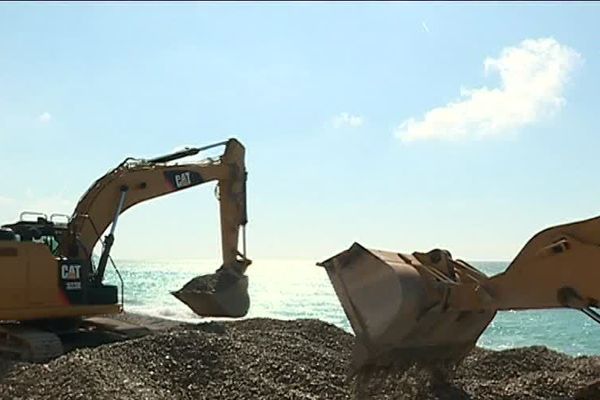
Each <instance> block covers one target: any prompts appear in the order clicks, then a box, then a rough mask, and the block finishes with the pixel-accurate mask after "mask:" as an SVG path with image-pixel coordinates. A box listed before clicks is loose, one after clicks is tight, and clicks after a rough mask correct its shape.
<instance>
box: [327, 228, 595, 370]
mask: <svg viewBox="0 0 600 400" xmlns="http://www.w3.org/2000/svg"><path fill="white" fill-rule="evenodd" d="M319 265H320V266H323V267H325V269H326V270H327V274H328V275H329V279H330V280H331V283H332V284H333V287H334V290H335V293H336V294H337V296H338V298H339V300H340V302H341V304H342V307H343V308H344V311H345V313H346V316H347V317H348V320H349V321H350V324H351V325H352V329H353V330H354V333H355V334H356V339H357V340H356V343H357V344H356V346H355V349H354V360H353V364H354V368H355V369H358V368H360V367H361V366H365V365H382V364H390V363H392V362H397V361H401V362H403V361H420V362H423V361H428V360H429V361H434V362H435V363H437V364H439V363H440V362H444V361H447V362H450V363H452V362H456V361H458V360H460V359H461V358H462V357H463V356H464V355H466V353H467V352H468V351H469V350H470V349H471V348H472V347H473V346H474V345H475V343H476V341H477V339H478V338H479V336H480V335H481V333H482V332H483V331H484V330H485V328H486V326H487V325H488V324H489V323H490V321H491V320H492V319H493V318H494V314H495V313H496V311H499V310H520V309H544V308H559V307H566V308H571V309H574V310H579V311H581V312H583V313H584V314H585V315H587V316H588V317H590V318H592V319H593V320H594V321H596V322H599V323H600V313H599V312H598V311H597V309H598V307H600V285H599V284H598V282H599V281H600V267H599V265H600V217H596V218H592V219H588V220H584V221H579V222H574V223H569V224H564V225H558V226H554V227H551V228H548V229H545V230H543V231H541V232H539V233H538V234H536V235H534V236H533V237H532V238H531V239H530V240H529V242H527V244H526V245H525V247H523V249H522V250H521V252H520V253H519V254H518V255H517V257H515V259H514V260H513V261H512V262H511V263H510V265H509V266H508V268H507V269H506V271H504V272H502V273H500V274H498V275H495V276H492V277H488V276H486V275H485V274H483V273H482V272H481V271H479V270H477V269H476V268H475V267H473V266H471V265H469V264H467V263H466V262H464V261H461V260H454V259H452V256H451V255H450V253H449V252H447V251H445V250H439V249H435V250H432V251H430V252H428V253H419V252H414V253H412V254H401V253H393V252H387V251H379V250H371V249H367V248H364V247H363V246H361V245H359V244H357V243H355V244H353V245H352V246H351V247H350V248H349V249H348V250H346V251H344V252H342V253H340V254H338V255H336V256H334V257H332V258H330V259H328V260H326V261H323V262H322V263H320V264H319Z"/></svg>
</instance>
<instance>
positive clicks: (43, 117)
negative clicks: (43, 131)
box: [38, 111, 52, 124]
mask: <svg viewBox="0 0 600 400" xmlns="http://www.w3.org/2000/svg"><path fill="white" fill-rule="evenodd" d="M38 119H39V120H40V122H41V123H43V124H47V123H48V122H50V120H51V119H52V114H50V113H49V112H48V111H46V112H44V113H42V114H41V115H40V116H39V117H38Z"/></svg>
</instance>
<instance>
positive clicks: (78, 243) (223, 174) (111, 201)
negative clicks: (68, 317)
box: [60, 139, 251, 317]
mask: <svg viewBox="0 0 600 400" xmlns="http://www.w3.org/2000/svg"><path fill="white" fill-rule="evenodd" d="M217 146H225V151H224V152H223V154H222V155H221V156H220V157H218V158H207V159H204V160H202V161H197V162H187V163H185V162H184V163H182V162H178V163H174V162H175V161H178V160H180V159H182V158H184V157H188V156H191V155H196V154H198V153H199V152H201V151H204V150H207V149H210V148H213V147H217ZM244 158H245V149H244V147H243V146H242V144H241V143H240V142H238V141H237V140H235V139H230V140H228V141H226V142H221V143H216V144H214V145H210V146H205V147H200V148H187V149H185V150H182V151H178V152H175V153H172V154H167V155H165V156H160V157H156V158H153V159H150V160H144V159H132V158H128V159H126V160H125V161H123V162H122V163H121V164H119V165H118V166H117V167H116V168H114V169H113V170H111V171H109V172H108V173H107V174H105V175H104V176H102V177H101V178H100V179H98V180H97V181H96V182H94V183H93V184H92V185H91V186H90V188H89V189H88V191H87V192H86V193H85V194H84V195H83V196H82V197H81V199H80V200H79V202H78V203H77V206H76V207H75V211H74V213H73V215H72V216H71V218H70V221H69V223H68V226H67V232H66V234H65V237H64V240H62V241H61V244H60V246H61V248H60V252H61V254H65V255H67V257H71V258H82V257H84V258H86V259H88V260H91V256H92V251H93V249H94V247H95V246H96V244H97V243H98V242H99V241H101V242H102V254H101V256H100V260H99V262H98V266H97V268H96V269H95V270H92V269H91V268H90V271H89V273H90V275H91V278H90V279H91V280H92V281H93V282H95V284H98V285H99V284H101V283H102V280H103V279H104V272H105V268H106V265H107V263H108V261H109V258H110V249H111V246H112V244H113V242H114V233H115V228H116V226H117V222H118V219H119V216H120V215H121V214H122V213H124V212H125V211H126V210H128V209H129V208H131V207H133V206H135V205H137V204H140V203H142V202H144V201H147V200H150V199H154V198H157V197H160V196H164V195H167V194H170V193H174V192H178V191H180V190H185V189H188V188H191V187H194V186H197V185H201V184H203V183H208V182H212V181H216V182H217V185H218V198H219V208H220V222H221V246H222V256H223V264H222V266H221V268H220V269H219V270H218V272H217V273H216V274H210V275H207V276H203V277H198V278H196V280H195V281H194V282H198V281H204V282H213V281H214V282H219V285H216V284H215V285H207V284H204V285H198V284H196V285H186V286H185V287H184V288H182V289H181V290H179V291H177V292H174V293H173V294H174V295H175V297H177V298H178V299H179V300H181V301H183V302H184V303H185V304H187V305H188V306H189V307H190V308H192V310H193V311H194V312H196V313H197V314H199V315H202V316H229V317H240V316H243V315H245V314H246V313H247V311H248V308H249V304H250V303H249V297H248V290H247V286H248V279H247V277H246V276H245V275H244V272H245V270H246V268H247V267H248V265H250V263H251V261H250V260H248V259H247V258H246V254H245V248H242V251H241V252H240V251H239V250H238V241H239V236H240V231H241V233H242V234H244V228H245V225H246V223H247V221H248V219H247V214H246V175H247V173H246V168H245V161H244ZM109 227H110V230H109V233H108V234H107V235H106V236H105V237H104V240H102V238H101V235H102V233H103V232H105V231H106V230H107V228H109ZM243 243H244V244H245V240H244V241H243ZM244 247H245V246H244ZM90 266H91V261H90ZM184 289H185V290H184Z"/></svg>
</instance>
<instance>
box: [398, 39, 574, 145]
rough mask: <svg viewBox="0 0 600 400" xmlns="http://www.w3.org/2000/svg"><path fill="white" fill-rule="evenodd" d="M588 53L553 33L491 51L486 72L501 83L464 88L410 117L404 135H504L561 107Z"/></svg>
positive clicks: (415, 137)
mask: <svg viewBox="0 0 600 400" xmlns="http://www.w3.org/2000/svg"><path fill="white" fill-rule="evenodd" d="M581 61H582V56H581V55H580V54H579V53H578V52H576V51H575V50H573V49H572V48H569V47H567V46H565V45H562V44H560V43H559V42H557V41H556V40H555V39H553V38H541V39H527V40H524V41H522V42H521V43H520V44H519V45H518V46H514V47H506V48H504V49H503V50H502V52H501V54H500V56H499V57H498V58H491V57H488V58H486V59H485V60H484V62H483V65H484V68H485V73H486V74H488V73H491V72H497V73H498V74H499V75H500V79H501V84H500V86H499V87H497V88H488V87H486V86H484V87H481V88H476V89H461V90H460V97H459V99H457V100H456V101H453V102H450V103H448V104H446V105H444V106H441V107H436V108H433V109H431V110H429V111H427V112H426V113H425V114H424V116H423V117H422V118H420V119H415V118H408V119H406V120H404V121H403V122H402V123H401V124H400V125H399V126H398V128H397V129H396V131H395V134H396V135H397V136H398V137H399V138H401V139H402V140H403V141H407V142H408V141H413V140H419V139H458V138H469V137H474V136H489V135H499V134H504V133H508V132H511V131H513V130H515V129H516V128H519V127H521V126H523V125H526V124H530V123H532V122H535V121H537V120H539V119H541V118H543V117H545V116H548V115H550V114H552V113H554V112H556V111H558V110H559V109H560V108H561V107H562V106H563V105H564V104H565V99H564V97H563V92H564V88H565V84H566V82H567V81H568V79H569V76H570V74H571V72H572V71H573V69H574V67H575V66H576V65H577V64H579V63H580V62H581Z"/></svg>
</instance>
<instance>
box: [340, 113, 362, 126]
mask: <svg viewBox="0 0 600 400" xmlns="http://www.w3.org/2000/svg"><path fill="white" fill-rule="evenodd" d="M364 122H365V121H364V118H363V117H361V116H360V115H352V114H350V113H347V112H343V113H339V114H338V115H336V116H335V117H333V119H332V123H333V127H334V128H346V127H348V128H358V127H360V126H362V124H363V123H364Z"/></svg>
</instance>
